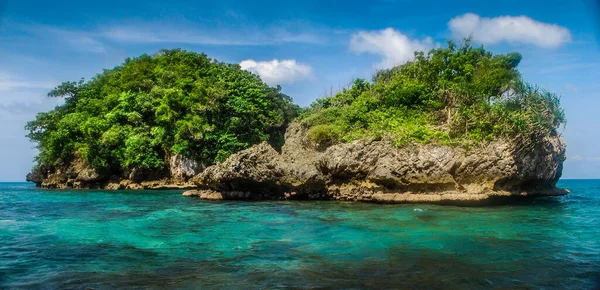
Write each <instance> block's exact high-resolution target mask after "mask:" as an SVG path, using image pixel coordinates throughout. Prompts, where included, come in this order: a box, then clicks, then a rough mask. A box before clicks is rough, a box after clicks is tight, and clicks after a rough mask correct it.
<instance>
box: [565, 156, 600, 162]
mask: <svg viewBox="0 0 600 290" xmlns="http://www.w3.org/2000/svg"><path fill="white" fill-rule="evenodd" d="M567 161H592V162H598V161H600V157H591V156H581V155H573V156H572V157H569V156H567Z"/></svg>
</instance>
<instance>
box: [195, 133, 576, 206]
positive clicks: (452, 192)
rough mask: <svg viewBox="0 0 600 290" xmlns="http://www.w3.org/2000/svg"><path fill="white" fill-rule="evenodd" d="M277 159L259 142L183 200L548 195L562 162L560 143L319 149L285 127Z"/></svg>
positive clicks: (446, 199)
mask: <svg viewBox="0 0 600 290" xmlns="http://www.w3.org/2000/svg"><path fill="white" fill-rule="evenodd" d="M285 138H286V141H285V145H284V146H283V148H282V150H281V152H277V151H276V150H275V149H274V148H272V147H271V146H270V145H268V144H267V143H261V144H258V145H255V146H253V147H251V148H248V149H246V150H244V151H241V152H239V153H237V154H234V155H232V156H230V157H229V158H228V159H227V160H225V161H224V162H222V163H220V164H217V165H214V166H211V167H208V168H206V169H205V170H204V171H203V172H202V173H200V174H198V175H197V176H196V177H194V178H193V179H192V180H193V181H194V182H195V183H196V184H197V185H198V186H199V189H198V190H192V191H188V192H186V193H185V195H193V196H200V197H201V198H206V199H324V200H353V201H367V202H433V203H451V202H467V201H473V202H478V201H487V200H492V199H497V198H503V197H515V196H519V197H524V196H529V197H532V196H555V195H564V194H567V193H568V191H566V190H562V189H558V188H556V186H555V185H556V182H557V181H558V179H559V178H560V176H561V172H562V164H563V161H564V160H565V148H566V145H565V143H564V141H563V140H562V139H561V138H560V137H549V138H546V139H543V140H540V141H539V142H538V144H537V145H536V146H535V148H533V150H531V149H529V150H523V149H522V148H519V146H518V144H511V143H509V142H506V141H494V142H491V143H488V144H486V145H481V146H479V147H476V148H471V149H468V150H467V149H463V148H459V147H449V146H441V145H435V144H427V145H422V144H411V145H407V146H403V147H397V146H395V145H394V144H393V142H392V141H391V140H388V139H383V140H380V141H364V140H358V141H354V142H351V143H346V144H339V145H334V146H331V147H329V148H326V149H324V150H318V149H317V148H318V146H315V144H311V141H310V140H309V139H308V137H307V134H306V128H304V127H303V126H302V125H301V124H299V123H293V124H291V125H290V127H289V128H288V130H287V132H286V136H285Z"/></svg>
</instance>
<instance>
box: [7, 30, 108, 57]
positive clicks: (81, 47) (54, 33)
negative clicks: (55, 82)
mask: <svg viewBox="0 0 600 290" xmlns="http://www.w3.org/2000/svg"><path fill="white" fill-rule="evenodd" d="M14 27H15V28H17V29H20V30H23V31H26V32H29V33H31V34H33V35H36V36H37V37H39V38H40V39H42V40H44V41H47V42H51V43H55V44H58V45H60V46H61V47H66V48H68V49H69V50H72V51H82V52H91V53H104V52H106V46H105V45H104V43H102V42H101V41H100V40H98V35H97V33H93V32H88V31H79V30H70V29H64V28H58V27H54V26H48V25H18V24H17V25H15V26H14ZM57 41H58V42H57ZM65 43H66V44H68V46H65V45H64V44H65Z"/></svg>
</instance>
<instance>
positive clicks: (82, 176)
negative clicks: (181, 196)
mask: <svg viewBox="0 0 600 290" xmlns="http://www.w3.org/2000/svg"><path fill="white" fill-rule="evenodd" d="M200 170H201V167H200V166H199V165H198V163H197V162H196V161H193V160H190V159H188V158H185V157H182V156H179V155H177V156H173V157H171V158H170V167H169V172H168V173H165V172H159V171H150V170H143V169H139V168H134V169H131V170H127V171H124V172H121V173H118V174H115V173H111V172H110V171H108V170H97V169H95V168H93V167H91V166H90V165H88V164H87V163H86V162H85V161H84V160H83V158H81V157H78V156H76V157H75V158H73V159H72V160H64V161H63V163H62V164H60V165H58V166H54V167H49V166H41V167H39V168H34V169H33V170H32V171H31V173H29V174H27V178H26V180H27V181H29V182H34V183H35V184H36V185H37V186H39V187H42V188H48V189H71V188H72V189H108V190H118V189H131V190H137V189H190V188H195V187H196V186H195V185H194V184H193V183H191V182H189V181H188V180H189V179H190V178H191V177H193V176H194V175H195V174H197V173H199V172H200Z"/></svg>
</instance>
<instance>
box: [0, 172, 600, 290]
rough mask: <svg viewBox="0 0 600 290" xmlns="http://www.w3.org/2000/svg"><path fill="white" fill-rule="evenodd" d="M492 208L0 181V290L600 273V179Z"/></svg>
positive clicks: (523, 283)
mask: <svg viewBox="0 0 600 290" xmlns="http://www.w3.org/2000/svg"><path fill="white" fill-rule="evenodd" d="M560 185H561V186H562V187H565V188H570V189H571V190H572V193H571V195H570V196H567V197H561V198H550V199H537V200H532V201H523V202H519V203H518V204H513V205H501V206H491V207H456V206H434V205H377V204H364V203H341V202H227V201H224V202H209V201H202V200H199V199H195V198H186V197H183V196H181V191H144V192H126V191H119V192H107V191H43V190H39V189H36V188H35V187H33V186H32V185H30V184H26V183H2V184H0V288H1V289H4V288H9V289H13V288H16V289H18V288H27V289H30V288H33V289H40V288H41V289H55V288H70V289H73V288H74V289H81V288H85V289H90V288H91V289H108V288H127V289H134V288H179V289H181V288H183V289H187V288H196V289H197V288H202V289H213V288H214V289H249V288H250V289H252V288H288V287H289V288H313V289H314V288H319V289H321V288H346V289H347V288H352V289H362V288H429V289H436V288H451V289H482V288H503V289H504V288H511V287H519V288H524V289H528V288H532V289H540V288H544V289H563V288H566V289H595V288H597V287H598V285H600V284H599V283H600V180H565V181H561V182H560Z"/></svg>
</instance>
